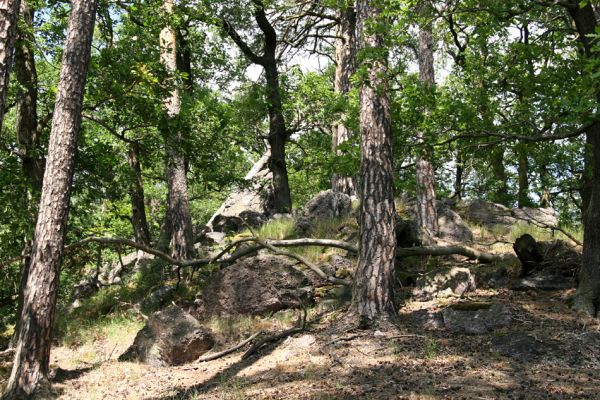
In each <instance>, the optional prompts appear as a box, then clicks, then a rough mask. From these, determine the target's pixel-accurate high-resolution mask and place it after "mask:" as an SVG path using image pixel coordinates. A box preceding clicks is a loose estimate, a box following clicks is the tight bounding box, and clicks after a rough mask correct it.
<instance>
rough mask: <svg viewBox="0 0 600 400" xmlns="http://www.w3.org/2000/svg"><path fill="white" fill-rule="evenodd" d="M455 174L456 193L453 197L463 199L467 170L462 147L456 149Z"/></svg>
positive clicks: (458, 199)
mask: <svg viewBox="0 0 600 400" xmlns="http://www.w3.org/2000/svg"><path fill="white" fill-rule="evenodd" d="M455 163H456V166H455V175H454V193H453V194H452V197H453V198H455V199H456V200H457V201H461V200H462V198H463V174H464V171H465V166H464V160H463V155H462V150H461V149H456V160H455Z"/></svg>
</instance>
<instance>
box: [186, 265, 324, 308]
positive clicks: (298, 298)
mask: <svg viewBox="0 0 600 400" xmlns="http://www.w3.org/2000/svg"><path fill="white" fill-rule="evenodd" d="M312 301H313V290H312V287H310V281H309V279H308V278H307V276H306V275H305V274H304V273H303V272H301V271H300V270H299V269H298V268H296V267H295V266H294V263H293V262H292V261H290V260H289V259H287V258H285V257H282V256H273V255H258V256H255V257H248V258H245V259H242V260H238V261H237V262H236V263H234V264H232V265H230V266H228V267H226V268H224V269H222V270H221V271H219V272H217V273H216V274H214V275H213V276H212V277H211V278H210V280H209V282H207V284H206V286H205V287H204V288H203V290H202V293H201V294H200V296H199V297H198V298H197V299H196V301H195V306H196V310H195V315H197V316H198V317H199V318H207V317H209V316H211V315H213V314H215V315H221V316H229V315H237V314H249V315H264V314H266V313H269V312H273V313H274V312H277V311H279V310H283V309H288V308H299V307H301V306H302V304H303V303H304V304H307V303H312Z"/></svg>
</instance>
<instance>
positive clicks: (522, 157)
mask: <svg viewBox="0 0 600 400" xmlns="http://www.w3.org/2000/svg"><path fill="white" fill-rule="evenodd" d="M517 153H518V154H517V155H518V158H519V165H518V174H519V190H518V192H517V202H518V206H519V208H523V207H529V206H531V200H529V176H528V172H529V159H528V158H527V149H526V148H525V145H524V144H521V145H520V146H519V148H518V149H517Z"/></svg>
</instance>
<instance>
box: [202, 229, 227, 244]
mask: <svg viewBox="0 0 600 400" xmlns="http://www.w3.org/2000/svg"><path fill="white" fill-rule="evenodd" d="M226 237H227V234H226V233H225V232H207V233H206V234H205V235H204V240H203V241H202V244H204V245H209V246H210V245H215V244H221V243H223V241H224V240H225V238H226Z"/></svg>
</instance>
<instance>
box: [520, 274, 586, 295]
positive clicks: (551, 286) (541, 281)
mask: <svg viewBox="0 0 600 400" xmlns="http://www.w3.org/2000/svg"><path fill="white" fill-rule="evenodd" d="M576 286H577V284H576V281H575V277H574V276H571V277H569V276H564V275H561V274H557V273H555V272H554V271H549V270H542V271H537V272H534V273H532V274H531V275H529V276H527V277H525V278H522V279H519V280H517V281H515V282H514V283H513V284H512V286H511V289H512V290H530V289H534V290H548V291H551V290H565V289H571V288H574V287H576Z"/></svg>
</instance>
